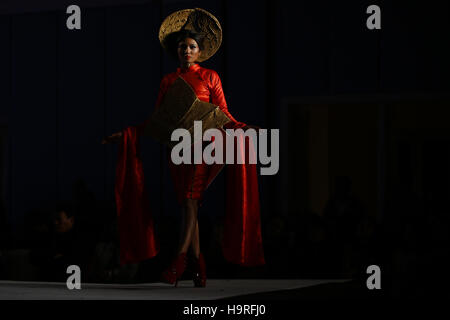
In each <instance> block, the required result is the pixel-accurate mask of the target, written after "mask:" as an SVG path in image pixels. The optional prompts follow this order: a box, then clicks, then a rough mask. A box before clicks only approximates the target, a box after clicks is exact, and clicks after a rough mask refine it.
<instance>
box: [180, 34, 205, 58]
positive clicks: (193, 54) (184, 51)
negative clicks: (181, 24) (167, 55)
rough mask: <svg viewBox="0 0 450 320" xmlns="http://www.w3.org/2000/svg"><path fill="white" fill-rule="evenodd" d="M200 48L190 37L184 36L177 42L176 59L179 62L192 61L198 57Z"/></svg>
mask: <svg viewBox="0 0 450 320" xmlns="http://www.w3.org/2000/svg"><path fill="white" fill-rule="evenodd" d="M200 53H201V51H200V48H199V47H198V44H197V42H196V41H195V40H194V39H192V38H186V39H184V40H183V41H180V42H179V43H178V59H180V62H181V63H183V64H184V63H194V62H195V61H197V59H198V58H199V57H200Z"/></svg>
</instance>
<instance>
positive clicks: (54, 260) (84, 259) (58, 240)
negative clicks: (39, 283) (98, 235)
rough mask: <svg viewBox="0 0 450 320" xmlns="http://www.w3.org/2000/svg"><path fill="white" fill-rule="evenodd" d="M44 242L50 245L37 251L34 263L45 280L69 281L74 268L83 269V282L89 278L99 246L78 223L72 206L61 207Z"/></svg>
mask: <svg viewBox="0 0 450 320" xmlns="http://www.w3.org/2000/svg"><path fill="white" fill-rule="evenodd" d="M43 239H46V240H45V241H46V242H47V243H46V244H45V243H42V244H41V246H40V247H39V248H35V250H34V253H33V261H34V263H35V265H36V266H37V267H38V268H39V269H40V274H41V277H42V278H43V280H46V281H65V280H66V279H67V277H68V276H69V275H68V274H67V273H66V271H67V267H68V266H70V265H77V266H79V267H80V268H81V276H82V280H85V279H86V278H87V277H88V275H89V270H90V269H89V267H90V266H89V264H90V260H91V255H92V248H93V246H94V245H95V243H93V242H92V239H91V237H89V236H88V235H86V233H85V232H84V231H83V228H82V226H81V225H80V224H79V223H78V222H77V219H76V216H75V214H74V210H73V208H72V206H71V205H70V204H60V205H58V206H57V209H56V211H55V214H54V216H53V225H52V230H51V231H50V234H49V235H48V236H47V237H45V236H44V237H43Z"/></svg>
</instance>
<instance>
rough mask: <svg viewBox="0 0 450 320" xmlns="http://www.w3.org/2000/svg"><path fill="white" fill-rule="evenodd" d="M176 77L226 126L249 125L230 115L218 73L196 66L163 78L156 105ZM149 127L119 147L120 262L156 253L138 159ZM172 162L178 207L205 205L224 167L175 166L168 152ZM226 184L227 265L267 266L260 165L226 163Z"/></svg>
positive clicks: (127, 135) (130, 133) (133, 130)
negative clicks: (209, 105)
mask: <svg viewBox="0 0 450 320" xmlns="http://www.w3.org/2000/svg"><path fill="white" fill-rule="evenodd" d="M178 76H181V77H183V79H184V80H186V81H187V82H188V83H189V84H190V85H191V87H192V88H193V90H194V91H195V93H196V95H197V97H198V98H199V99H200V100H202V101H206V102H211V103H213V104H215V105H218V106H219V107H220V109H221V110H222V111H223V112H224V113H225V114H226V115H227V116H228V118H229V119H230V120H231V121H230V122H229V123H227V124H226V125H225V128H230V129H237V128H242V127H244V126H245V124H244V123H242V122H238V121H236V120H235V119H234V118H233V116H232V115H231V114H230V113H229V112H228V108H227V104H226V101H225V96H224V93H223V90H222V84H221V81H220V78H219V76H218V74H217V72H215V71H214V70H211V69H206V68H203V67H201V66H200V65H198V64H194V65H192V66H191V67H189V68H188V69H181V68H178V69H177V71H176V72H173V73H170V74H167V75H165V76H164V77H163V79H162V80H161V85H160V90H159V93H158V98H157V101H156V107H158V106H159V105H160V103H161V101H162V98H163V96H164V94H165V93H166V92H167V90H168V88H169V87H170V85H171V84H172V83H173V82H174V81H175V80H176V79H177V78H178ZM146 124H147V121H146V122H144V123H143V124H141V125H139V126H135V127H128V128H126V129H125V130H123V141H122V142H121V144H120V146H119V161H118V165H117V168H116V186H115V195H116V203H117V211H118V217H119V234H120V242H121V262H122V263H129V262H138V261H141V260H143V259H148V258H151V257H153V256H154V255H156V253H157V252H158V245H157V241H156V239H155V238H154V232H153V220H152V219H151V210H150V207H149V205H148V200H147V199H146V197H145V193H144V187H143V184H144V176H143V170H142V163H141V160H140V158H139V136H140V135H142V134H143V131H144V128H145V125H146ZM247 148H248V146H247ZM168 159H169V167H170V171H171V174H172V179H173V182H174V185H175V189H176V194H177V200H178V202H179V203H180V204H182V203H183V201H184V199H186V198H191V199H199V200H200V201H201V200H202V196H203V192H204V191H205V190H206V188H207V187H208V186H209V184H210V183H211V182H212V180H213V179H214V178H215V177H216V176H217V174H218V173H219V172H220V170H221V169H222V168H223V167H224V165H223V164H212V165H207V164H205V163H202V164H181V165H174V164H173V163H172V162H171V160H170V154H169V157H168ZM226 180H227V189H226V191H227V192H226V193H227V195H226V200H227V201H226V214H225V221H224V223H225V226H224V239H223V243H222V249H223V253H224V256H225V258H226V259H227V260H228V261H230V262H234V263H237V264H241V265H246V266H252V265H260V264H264V254H263V250H262V238H261V230H260V207H259V192H258V181H257V174H256V165H255V164H233V165H227V173H226Z"/></svg>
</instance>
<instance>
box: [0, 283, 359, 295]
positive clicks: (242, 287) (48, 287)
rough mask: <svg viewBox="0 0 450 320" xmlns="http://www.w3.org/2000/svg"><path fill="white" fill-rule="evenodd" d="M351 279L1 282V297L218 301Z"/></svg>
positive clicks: (287, 291) (292, 290) (289, 291)
mask: <svg viewBox="0 0 450 320" xmlns="http://www.w3.org/2000/svg"><path fill="white" fill-rule="evenodd" d="M349 282H350V280H342V279H339V280H330V279H327V280H317V279H208V282H207V286H206V288H194V287H193V283H192V281H188V280H186V281H181V282H179V284H178V287H177V288H175V287H173V286H171V285H168V284H164V283H142V284H93V283H86V284H81V289H79V290H77V289H73V290H69V289H68V288H67V286H66V284H65V283H56V282H21V281H0V300H219V299H233V298H239V297H257V296H258V295H260V296H261V297H262V296H264V295H265V296H268V297H276V296H278V297H281V298H282V297H283V296H284V297H289V296H292V295H291V293H295V292H299V289H300V291H301V289H305V288H320V287H323V286H327V285H330V286H339V285H345V284H346V283H349Z"/></svg>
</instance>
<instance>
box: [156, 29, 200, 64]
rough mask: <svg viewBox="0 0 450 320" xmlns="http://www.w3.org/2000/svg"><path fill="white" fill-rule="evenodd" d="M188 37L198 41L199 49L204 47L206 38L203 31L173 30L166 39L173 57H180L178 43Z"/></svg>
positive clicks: (167, 46)
mask: <svg viewBox="0 0 450 320" xmlns="http://www.w3.org/2000/svg"><path fill="white" fill-rule="evenodd" d="M186 38H192V39H194V40H195V42H197V44H198V47H199V49H200V50H203V49H204V45H203V41H204V40H205V35H204V34H203V33H199V32H195V31H192V30H181V31H178V32H173V33H171V34H169V35H168V36H167V37H166V38H165V40H164V43H165V46H166V48H167V51H168V52H169V54H170V55H171V56H172V57H173V58H177V57H178V43H179V42H180V41H183V40H184V39H186Z"/></svg>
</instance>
